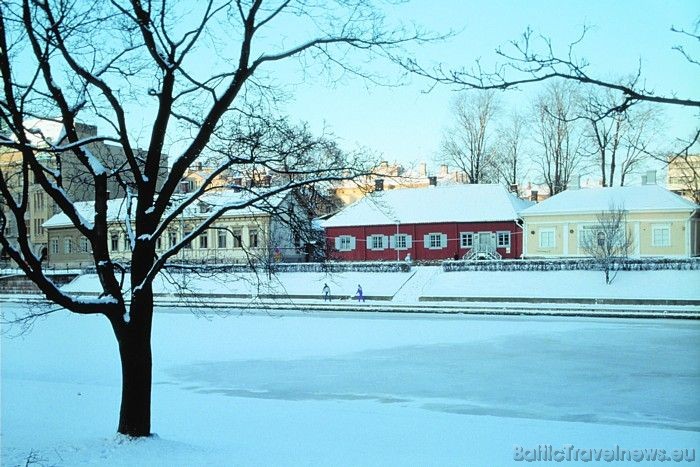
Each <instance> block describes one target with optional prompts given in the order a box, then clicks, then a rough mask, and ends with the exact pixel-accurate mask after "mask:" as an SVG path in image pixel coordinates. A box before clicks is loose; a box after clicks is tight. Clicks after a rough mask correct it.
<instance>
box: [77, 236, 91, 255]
mask: <svg viewBox="0 0 700 467" xmlns="http://www.w3.org/2000/svg"><path fill="white" fill-rule="evenodd" d="M79 248H80V251H81V252H83V253H87V252H88V251H90V243H89V242H88V239H87V238H85V237H82V238H81V239H80V243H79Z"/></svg>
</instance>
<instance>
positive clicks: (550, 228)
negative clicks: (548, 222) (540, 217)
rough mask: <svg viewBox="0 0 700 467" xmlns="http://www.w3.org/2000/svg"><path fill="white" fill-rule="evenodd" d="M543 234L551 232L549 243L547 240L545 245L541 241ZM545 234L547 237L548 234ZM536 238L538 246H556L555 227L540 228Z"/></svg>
mask: <svg viewBox="0 0 700 467" xmlns="http://www.w3.org/2000/svg"><path fill="white" fill-rule="evenodd" d="M543 234H552V243H551V245H550V244H549V242H547V243H548V244H547V245H545V244H543V243H542V240H543ZM547 236H548V237H549V235H547ZM537 239H538V245H539V247H540V248H556V247H557V229H555V228H553V227H547V228H540V229H539V232H538V235H537Z"/></svg>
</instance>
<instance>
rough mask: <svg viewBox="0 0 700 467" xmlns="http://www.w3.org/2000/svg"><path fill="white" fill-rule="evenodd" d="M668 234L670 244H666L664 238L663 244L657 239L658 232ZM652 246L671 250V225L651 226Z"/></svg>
mask: <svg viewBox="0 0 700 467" xmlns="http://www.w3.org/2000/svg"><path fill="white" fill-rule="evenodd" d="M664 231H666V232H668V239H667V240H668V242H664V241H663V240H666V239H665V238H662V239H661V240H662V241H661V242H658V241H657V239H656V233H657V232H664ZM651 246H653V247H657V248H669V247H670V246H671V224H652V225H651Z"/></svg>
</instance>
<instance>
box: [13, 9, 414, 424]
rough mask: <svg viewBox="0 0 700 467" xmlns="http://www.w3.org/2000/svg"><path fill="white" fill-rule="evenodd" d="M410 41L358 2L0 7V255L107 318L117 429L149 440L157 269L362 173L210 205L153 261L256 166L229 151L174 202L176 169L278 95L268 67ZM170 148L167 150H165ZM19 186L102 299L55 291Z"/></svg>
mask: <svg viewBox="0 0 700 467" xmlns="http://www.w3.org/2000/svg"><path fill="white" fill-rule="evenodd" d="M291 28H293V29H291ZM280 31H290V34H291V31H293V32H294V34H292V35H290V36H285V35H284V34H280ZM280 36H283V37H281V38H280ZM423 39H425V36H424V35H422V33H421V32H419V31H415V30H404V29H394V28H390V27H388V26H386V24H385V21H384V18H383V17H382V15H381V13H380V11H379V10H378V9H377V8H375V6H374V5H373V3H372V2H371V1H369V0H367V1H365V0H358V1H353V2H346V1H343V0H338V1H333V0H327V1H324V0H319V1H317V2H307V1H301V0H299V1H294V0H286V1H276V2H275V1H269V2H268V1H263V0H250V1H242V0H236V1H233V0H208V1H202V2H187V1H183V2H177V1H167V0H163V1H161V2H142V1H139V0H113V1H112V2H102V1H99V0H94V1H88V2H65V1H59V0H55V1H54V0H45V1H32V0H8V1H4V2H3V3H2V4H1V5H0V80H1V81H2V93H1V96H0V119H2V121H3V123H4V124H5V125H6V126H7V129H8V132H9V133H11V137H9V138H7V137H3V138H2V140H0V147H2V148H5V150H6V151H13V152H15V153H17V154H19V157H20V160H21V162H20V164H19V172H18V173H17V174H7V173H5V171H4V170H3V171H2V172H0V193H1V194H2V204H3V208H4V209H3V211H2V217H0V243H1V244H2V246H3V248H4V250H5V251H6V252H7V253H8V254H9V256H10V257H11V259H12V260H13V261H14V262H16V263H17V264H18V265H19V267H20V268H21V269H22V270H23V272H24V273H25V274H26V276H27V277H28V278H29V279H31V280H32V281H33V282H34V283H35V284H36V285H37V286H38V287H39V289H40V290H41V291H42V293H43V294H45V296H46V298H47V299H48V300H49V301H51V302H53V303H55V304H56V305H58V306H60V307H62V308H64V309H67V310H69V311H71V312H74V313H78V314H101V315H104V316H105V317H106V318H107V319H108V321H109V323H110V324H111V327H112V329H113V331H114V335H115V337H116V340H117V342H118V345H119V355H120V360H121V366H122V399H121V409H120V414H119V425H118V431H119V433H123V434H126V435H130V436H136V437H138V436H148V435H149V434H150V433H151V375H152V356H151V327H152V318H153V280H154V279H155V277H156V276H157V275H158V274H159V272H160V271H161V270H163V268H164V267H165V266H166V264H167V263H168V261H169V260H171V259H172V258H174V257H175V256H176V255H177V254H178V252H180V251H181V250H182V249H183V248H184V247H185V245H187V244H188V243H189V242H191V241H192V240H194V239H195V238H196V237H197V236H199V235H200V234H201V233H203V232H204V231H205V230H206V229H208V228H209V227H211V226H212V224H213V223H214V222H215V221H216V220H217V219H218V218H219V217H220V216H221V215H222V214H223V213H225V212H227V211H231V210H239V209H246V208H248V207H250V206H253V205H257V204H260V203H262V204H264V203H265V200H266V199H267V198H269V197H271V196H276V195H279V194H282V193H285V192H289V191H291V190H294V189H296V188H299V187H303V186H306V185H307V184H309V183H315V182H319V181H322V180H336V179H340V178H347V177H352V176H353V174H357V173H362V172H363V165H362V164H361V163H360V161H345V163H339V164H336V165H331V166H329V165H324V166H314V167H303V168H301V169H299V171H298V172H297V173H296V174H295V177H294V179H293V180H289V181H288V182H287V183H284V184H282V185H280V186H276V187H272V188H271V189H266V190H260V191H258V190H253V191H252V193H251V196H250V197H249V198H247V199H246V200H245V201H241V202H239V203H233V204H229V205H223V206H217V207H215V208H214V209H212V210H211V212H209V213H208V214H209V215H208V216H207V217H206V218H205V219H204V220H202V221H201V222H199V223H198V225H196V226H195V227H194V228H193V229H192V230H191V231H190V232H189V234H188V235H186V236H185V237H184V238H181V239H179V241H178V242H176V243H175V244H174V245H172V247H170V248H169V249H167V250H166V251H164V252H161V253H160V254H157V253H156V243H157V241H158V239H159V238H160V237H161V236H164V235H165V234H166V232H167V231H168V227H169V226H170V225H171V224H172V223H174V222H177V219H178V218H179V216H180V214H181V213H182V212H184V211H185V210H186V209H188V207H190V206H192V205H195V206H196V203H197V202H198V199H200V197H201V196H202V195H203V194H204V193H205V192H206V191H207V190H208V188H209V187H210V186H211V184H212V181H213V180H215V179H216V178H217V177H219V176H220V175H221V174H222V173H224V172H225V171H227V170H229V169H231V167H234V166H237V165H241V166H245V167H248V166H250V165H251V164H256V163H260V161H259V160H256V159H255V158H254V156H251V155H249V154H247V153H245V152H244V151H236V152H233V153H231V154H228V155H227V157H226V158H225V159H224V160H223V161H221V163H220V164H219V165H218V166H217V167H216V168H215V169H214V170H212V171H211V173H210V175H209V176H208V177H207V178H206V180H204V182H203V184H202V186H201V187H200V188H198V189H196V190H194V191H193V192H192V193H189V194H188V196H185V197H182V198H181V199H177V198H176V197H174V194H175V193H176V191H177V188H178V186H179V184H180V181H181V180H182V178H183V175H184V174H185V173H186V171H187V170H188V168H190V167H191V166H192V165H193V164H195V162H196V161H197V160H198V159H200V158H201V157H205V156H207V154H208V153H209V151H215V150H216V149H217V148H220V147H221V146H222V145H225V144H226V143H227V141H226V138H227V137H228V132H227V131H225V130H226V124H227V123H228V122H231V121H232V119H233V117H235V116H237V115H241V114H244V113H245V112H247V108H248V107H247V105H249V104H250V103H251V102H252V103H254V104H255V102H256V99H259V102H260V107H259V111H262V110H263V105H262V104H263V103H264V102H265V100H266V99H274V98H275V95H274V91H275V89H276V88H275V85H274V83H273V82H272V81H271V80H269V79H267V78H268V77H269V75H266V74H265V73H266V71H267V72H270V71H272V70H274V69H275V68H274V66H275V65H276V64H279V63H280V62H282V61H285V60H288V59H294V58H301V59H303V60H305V62H304V63H305V65H306V66H307V67H311V70H308V71H309V72H312V71H314V70H313V67H314V66H316V65H318V67H321V69H322V70H330V72H337V73H340V74H341V75H342V74H347V75H360V76H363V75H365V74H364V73H365V72H364V71H363V70H362V69H360V68H358V67H357V66H355V65H354V64H353V62H352V58H351V57H352V56H353V53H361V54H362V55H363V56H364V58H366V59H388V60H395V59H396V55H397V54H400V53H402V52H401V49H400V46H401V45H402V44H404V43H406V42H415V41H420V40H423ZM202 60H206V63H207V65H206V66H203V65H202V63H203V62H202ZM336 76H337V74H336ZM365 76H366V75H365ZM277 79H279V76H278V77H277ZM256 96H267V97H262V98H258V97H256ZM151 106H152V108H153V109H154V113H153V115H152V117H150V116H148V115H149V114H148V109H149V108H150V107H151ZM254 106H255V105H254ZM142 112H145V114H146V115H147V116H148V117H147V118H145V121H147V122H148V123H147V124H146V128H145V129H142V128H139V127H137V125H136V124H134V123H133V122H132V120H131V117H133V116H136V114H141V113H142ZM47 115H48V116H53V118H55V121H56V122H58V123H60V124H61V125H62V128H63V132H62V133H61V136H60V137H59V138H57V140H48V139H46V138H44V139H42V140H41V141H40V142H39V143H37V142H36V141H35V140H34V139H32V138H30V137H29V136H30V133H29V129H28V128H26V127H25V121H27V120H28V119H29V118H30V117H38V118H45V117H46V116H47ZM139 116H142V115H139ZM79 119H83V120H84V121H95V122H97V121H99V122H100V123H101V125H103V126H104V127H106V128H107V129H108V130H107V135H104V136H103V135H97V136H93V137H90V138H83V137H81V135H80V133H79V131H78V127H79V123H78V120H79ZM138 134H143V135H144V136H145V141H144V142H145V149H144V150H143V151H140V150H138V149H137V144H138V141H137V138H136V136H135V135H138ZM95 141H111V142H113V143H115V144H118V145H120V146H121V148H122V150H123V152H124V162H123V164H122V165H121V166H119V167H111V166H109V165H108V164H106V162H104V161H103V160H101V159H100V158H99V157H96V156H95V155H93V154H92V153H90V152H89V151H88V150H86V149H85V147H86V145H87V144H89V143H92V142H95ZM171 142H176V143H177V144H174V145H172V146H171V147H170V148H168V145H169V143H171ZM168 149H169V150H170V151H172V152H173V154H171V162H172V165H171V170H170V172H169V173H168V174H167V176H165V177H164V178H161V177H159V173H160V170H159V169H160V168H161V167H162V166H163V165H164V164H163V162H164V160H165V158H166V156H165V151H166V150H168ZM63 154H72V155H73V156H74V157H75V159H76V160H77V161H78V162H79V164H80V165H81V166H82V168H83V171H84V174H85V175H86V176H87V177H89V178H90V179H91V180H92V187H93V188H92V190H93V197H92V198H93V200H94V211H93V212H91V213H90V214H88V215H85V213H84V212H80V211H79V210H78V209H76V206H75V203H74V199H73V198H72V197H71V195H70V193H68V192H67V191H66V190H65V189H64V188H63V185H64V180H63V179H62V174H61V165H60V160H61V157H62V155H63ZM289 166H291V164H289ZM15 175H16V176H18V177H19V178H20V183H19V184H18V189H17V190H16V191H15V190H11V189H10V188H9V186H8V184H7V183H6V180H7V178H8V177H10V176H15ZM115 180H116V181H117V182H118V183H119V184H120V186H121V187H122V188H123V190H124V192H125V193H126V198H127V200H128V207H127V209H126V213H128V214H127V215H126V216H125V218H124V219H123V224H124V229H125V231H126V232H127V234H128V247H129V250H130V254H131V261H130V263H129V268H130V269H129V271H130V275H129V276H128V279H127V281H126V283H125V284H123V285H124V287H123V288H122V286H121V284H120V281H121V279H123V277H124V276H122V275H121V272H123V269H124V268H123V266H122V265H119V264H117V263H116V262H115V261H114V260H113V258H112V256H111V252H110V248H109V230H108V216H107V204H108V203H107V201H108V198H109V193H108V183H110V182H113V181H115ZM32 184H36V185H38V186H39V187H40V188H41V190H42V191H43V192H45V193H46V195H47V196H49V197H50V198H51V199H52V200H53V202H54V203H55V204H56V205H57V206H58V208H59V209H60V210H61V211H62V212H63V213H64V214H65V215H66V216H67V217H68V218H69V219H70V221H71V222H72V224H73V225H74V227H75V228H76V229H78V231H79V232H80V233H81V234H82V235H83V236H84V237H85V238H86V239H87V241H88V242H89V245H90V249H91V251H92V259H93V262H94V265H95V268H96V272H97V276H98V277H99V281H100V284H101V287H102V292H101V293H100V295H99V297H97V298H91V299H86V298H81V297H77V296H74V295H70V294H68V293H66V292H64V291H62V290H61V289H60V288H58V287H57V285H56V284H55V283H54V282H53V281H52V280H51V279H50V277H49V276H47V274H46V271H45V265H44V264H42V259H41V258H40V257H37V255H36V254H35V252H33V251H32V249H31V245H30V244H29V240H28V238H27V237H28V235H27V231H28V226H27V225H26V224H25V222H24V219H25V218H26V215H27V210H28V193H29V191H30V185H32ZM9 217H11V218H13V219H14V220H15V222H16V225H17V229H18V235H17V239H18V243H17V244H13V243H11V242H9V241H8V239H7V236H6V235H5V227H6V226H7V221H8V218H9Z"/></svg>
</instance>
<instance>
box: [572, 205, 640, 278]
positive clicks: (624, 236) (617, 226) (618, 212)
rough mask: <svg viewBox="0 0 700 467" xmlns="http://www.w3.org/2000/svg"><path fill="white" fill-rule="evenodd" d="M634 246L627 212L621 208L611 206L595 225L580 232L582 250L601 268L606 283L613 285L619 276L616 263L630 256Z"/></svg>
mask: <svg viewBox="0 0 700 467" xmlns="http://www.w3.org/2000/svg"><path fill="white" fill-rule="evenodd" d="M632 244H633V239H632V232H631V231H630V230H629V229H628V227H627V211H626V210H625V209H624V207H621V206H610V209H608V210H607V211H603V212H601V213H599V214H598V215H597V216H596V222H595V224H593V225H588V226H583V228H582V230H581V231H580V238H579V246H580V248H581V250H582V251H583V252H584V253H585V254H586V255H588V256H590V257H591V258H593V259H594V260H595V262H596V263H597V264H598V265H599V266H600V268H601V269H602V270H603V273H604V274H605V283H606V284H611V283H612V281H613V280H615V277H616V276H617V272H618V268H617V267H616V263H617V262H618V261H619V260H621V259H624V258H627V256H628V255H629V252H630V249H631V247H632Z"/></svg>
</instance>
